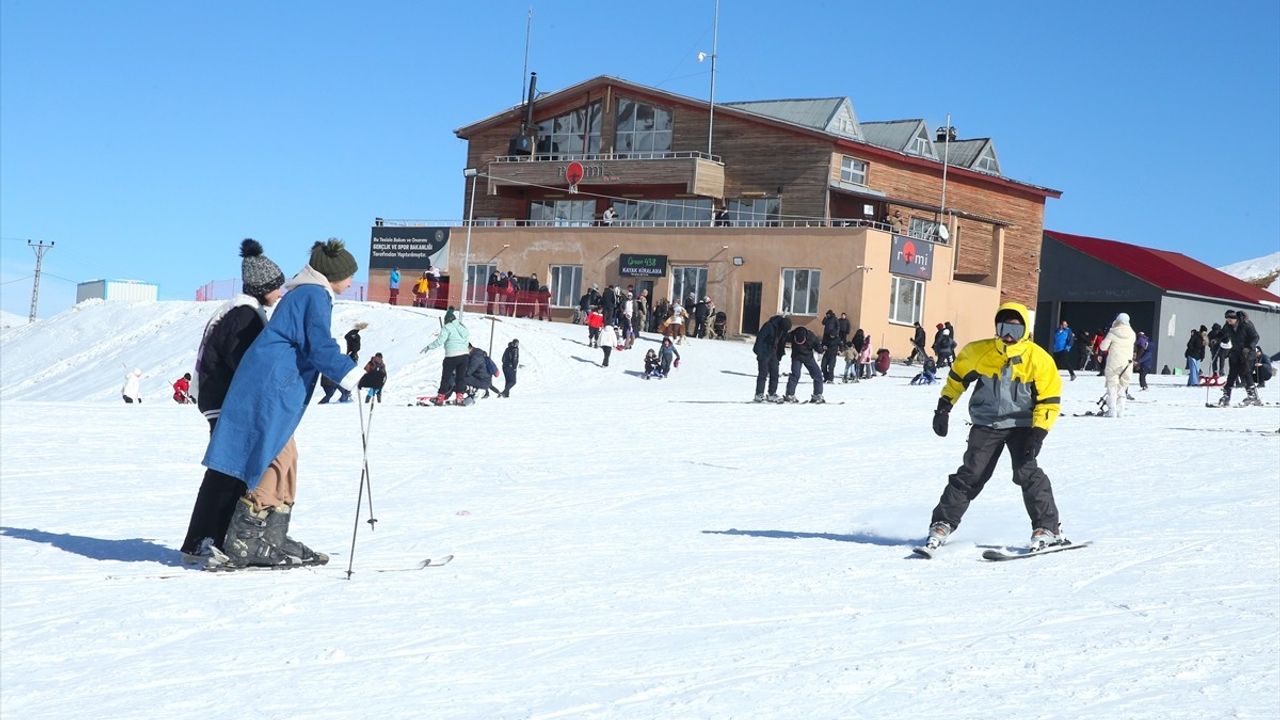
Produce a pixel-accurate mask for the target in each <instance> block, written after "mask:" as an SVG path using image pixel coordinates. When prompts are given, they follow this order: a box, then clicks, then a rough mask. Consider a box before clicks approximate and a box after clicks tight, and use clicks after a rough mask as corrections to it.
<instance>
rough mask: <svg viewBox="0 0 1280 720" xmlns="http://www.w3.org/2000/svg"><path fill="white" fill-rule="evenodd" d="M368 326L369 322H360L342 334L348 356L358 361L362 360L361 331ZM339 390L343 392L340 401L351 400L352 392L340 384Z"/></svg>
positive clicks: (346, 401)
mask: <svg viewBox="0 0 1280 720" xmlns="http://www.w3.org/2000/svg"><path fill="white" fill-rule="evenodd" d="M367 327H369V323H366V322H358V323H356V324H355V325H354V326H352V328H351V329H350V330H348V331H347V334H346V335H343V336H342V339H343V340H345V341H346V343H347V357H349V358H351V359H352V361H354V362H357V363H358V362H360V331H361V330H363V329H365V328H367ZM338 392H340V393H342V396H341V397H339V398H338V402H344V403H348V402H351V393H349V392H347V389H346V388H344V387H341V386H338ZM330 394H331V393H330Z"/></svg>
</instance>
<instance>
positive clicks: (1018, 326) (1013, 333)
mask: <svg viewBox="0 0 1280 720" xmlns="http://www.w3.org/2000/svg"><path fill="white" fill-rule="evenodd" d="M1026 332H1027V326H1026V325H1023V324H1022V323H1010V322H998V323H996V337H1004V336H1005V335H1008V336H1009V337H1011V338H1013V340H1014V342H1017V341H1019V340H1021V339H1022V336H1023V334H1025V333H1026Z"/></svg>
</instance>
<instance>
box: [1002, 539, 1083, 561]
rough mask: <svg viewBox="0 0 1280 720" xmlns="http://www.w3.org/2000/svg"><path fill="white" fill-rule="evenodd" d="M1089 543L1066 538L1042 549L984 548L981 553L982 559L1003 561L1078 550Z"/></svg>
mask: <svg viewBox="0 0 1280 720" xmlns="http://www.w3.org/2000/svg"><path fill="white" fill-rule="evenodd" d="M1089 545H1090V541H1085V542H1081V543H1073V542H1071V541H1070V540H1068V541H1066V542H1064V543H1061V544H1058V545H1050V546H1049V547H1047V548H1045V549H1043V550H1027V549H1022V550H1015V551H1014V552H1005V551H1003V550H986V551H983V553H982V559H983V560H990V561H991V562H1003V561H1005V560H1023V559H1025V558H1029V557H1035V556H1037V555H1049V554H1051V553H1056V552H1064V551H1066V550H1078V549H1080V548H1082V547H1089Z"/></svg>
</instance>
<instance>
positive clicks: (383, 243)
mask: <svg viewBox="0 0 1280 720" xmlns="http://www.w3.org/2000/svg"><path fill="white" fill-rule="evenodd" d="M448 244H449V228H447V227H377V226H375V227H374V228H373V236H372V238H371V239H370V242H369V269H371V270H373V269H382V270H387V269H390V268H393V267H398V268H400V269H402V270H403V269H405V268H408V269H411V270H426V269H427V266H428V265H435V266H436V267H437V268H440V269H442V270H443V269H445V267H446V265H447V262H446V261H447V257H446V252H445V250H446V248H447V247H448Z"/></svg>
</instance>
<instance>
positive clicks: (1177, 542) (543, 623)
mask: <svg viewBox="0 0 1280 720" xmlns="http://www.w3.org/2000/svg"><path fill="white" fill-rule="evenodd" d="M216 308H217V303H195V302H157V303H139V304H132V305H128V304H117V303H110V304H107V303H96V304H95V303H88V304H82V305H80V306H77V307H76V308H75V309H73V310H69V311H67V312H65V313H62V314H61V315H58V316H55V317H52V318H49V319H47V320H43V321H42V322H40V323H37V324H36V325H34V326H26V325H24V326H22V327H17V328H10V329H7V330H5V331H4V332H3V334H0V356H2V357H3V363H0V401H2V402H3V412H0V495H2V497H3V503H2V504H0V526H2V527H0V558H2V559H3V562H2V563H0V693H2V697H0V708H2V713H3V717H4V718H24V719H28V718H68V717H85V716H91V717H94V718H102V719H106V718H130V719H133V718H177V717H197V716H198V717H205V718H243V717H258V718H317V719H330V718H333V719H336V718H350V717H370V718H485V719H505V718H512V719H514V718H523V719H533V718H538V719H546V718H834V717H842V718H909V717H923V716H935V715H938V714H944V715H945V716H947V717H948V718H1004V717H1008V718H1013V717H1017V718H1162V719H1163V718H1196V719H1201V718H1227V717H1231V718H1274V717H1277V716H1280V534H1278V533H1277V532H1276V528H1277V523H1280V488H1278V486H1277V472H1276V468H1277V460H1280V438H1277V437H1275V436H1270V435H1260V434H1249V433H1246V432H1245V431H1247V430H1267V429H1269V430H1275V429H1277V427H1280V409H1278V408H1276V407H1275V406H1272V407H1266V408H1241V409H1226V410H1209V409H1206V408H1204V402H1205V399H1206V397H1207V394H1206V392H1204V391H1201V390H1199V389H1194V388H1186V387H1183V386H1181V384H1180V381H1184V379H1183V378H1181V377H1177V376H1172V377H1170V376H1166V377H1160V376H1152V377H1151V378H1150V380H1151V384H1152V389H1151V390H1150V391H1149V392H1146V393H1138V392H1137V389H1136V387H1135V388H1134V391H1135V395H1138V398H1139V402H1137V403H1133V404H1131V405H1130V406H1129V410H1130V413H1129V415H1128V416H1127V417H1125V418H1122V419H1117V420H1109V419H1099V418H1087V417H1085V418H1077V417H1072V416H1070V413H1073V412H1082V411H1084V410H1086V409H1089V408H1091V407H1092V405H1093V401H1094V400H1096V399H1097V397H1098V396H1099V395H1100V394H1101V393H1102V386H1101V383H1100V378H1097V377H1096V376H1093V375H1090V374H1082V375H1081V376H1080V379H1079V380H1077V381H1075V382H1066V383H1064V389H1063V395H1064V409H1065V410H1066V412H1067V415H1065V416H1064V417H1062V418H1061V419H1059V421H1058V424H1057V425H1056V426H1055V428H1054V430H1053V432H1052V433H1051V434H1050V435H1049V438H1048V440H1047V441H1046V443H1045V447H1044V451H1043V454H1042V456H1041V460H1042V463H1041V464H1042V466H1043V467H1044V468H1045V469H1046V471H1047V472H1048V474H1049V476H1050V477H1051V478H1052V479H1053V481H1054V487H1055V491H1056V494H1057V499H1058V504H1059V507H1060V508H1061V510H1062V513H1063V518H1064V523H1065V526H1066V529H1067V531H1068V533H1069V534H1070V535H1072V536H1073V537H1075V538H1077V539H1079V540H1092V541H1094V543H1095V544H1094V546H1093V547H1090V548H1086V549H1082V550H1079V551H1075V552H1069V553H1062V554H1058V555H1054V556H1051V557H1044V558H1036V559H1031V560H1025V561H1018V562H1012V563H999V564H992V563H985V562H982V561H980V560H979V559H978V557H979V555H980V553H981V548H980V546H984V545H1016V544H1020V543H1022V542H1025V540H1026V538H1027V536H1028V535H1029V534H1030V527H1029V525H1028V522H1027V519H1026V515H1025V512H1024V511H1023V509H1022V503H1021V499H1020V496H1019V493H1018V492H1017V489H1016V488H1015V487H1014V486H1013V485H1012V484H1011V483H1010V482H1009V469H1008V465H1007V463H1004V462H1002V463H1001V465H1000V467H999V468H998V469H997V471H996V475H995V477H994V478H993V480H992V483H991V485H990V486H989V487H988V489H987V490H986V492H985V493H984V494H983V495H982V496H981V497H980V498H978V499H977V500H976V501H975V502H974V504H973V506H972V507H971V509H970V511H969V514H968V515H967V516H966V518H965V523H964V525H963V526H962V527H961V528H960V529H959V530H958V532H957V533H956V535H955V536H954V539H953V542H952V544H951V545H950V546H948V547H947V548H944V550H943V552H942V553H941V554H940V556H939V557H938V558H937V559H935V560H931V561H926V560H916V559H911V558H910V557H909V556H910V554H911V553H910V548H911V546H912V545H913V544H915V543H918V542H920V541H921V540H922V538H923V536H924V533H925V530H926V525H927V523H928V519H929V512H930V510H931V508H932V507H933V505H934V503H935V502H936V500H937V498H938V495H939V493H940V492H941V491H942V489H943V486H944V485H945V483H946V477H947V474H948V473H950V472H952V471H953V470H954V469H955V467H956V465H957V464H958V463H959V461H960V457H961V455H962V454H963V449H964V440H965V432H964V431H965V428H964V425H963V422H962V420H963V418H964V413H962V412H960V411H959V410H957V412H956V413H954V415H955V417H954V418H953V420H952V432H951V434H950V435H949V436H948V437H947V438H942V439H940V438H937V437H935V436H933V434H932V433H931V432H930V430H929V425H930V418H931V411H932V409H933V406H934V404H935V402H936V397H937V391H938V389H939V386H933V387H912V386H909V385H908V384H907V380H908V378H909V376H910V374H911V372H910V369H909V368H904V367H902V366H900V365H899V366H895V367H894V369H893V370H892V372H891V375H890V376H889V377H888V378H878V379H876V380H873V381H871V382H866V383H861V384H857V385H836V386H834V387H831V388H829V390H828V392H827V395H828V397H829V399H832V400H844V401H847V402H846V404H844V405H828V406H809V405H799V406H772V405H771V406H763V405H752V404H738V403H736V402H734V403H728V402H724V403H720V402H705V401H738V400H745V399H748V398H749V397H750V395H751V392H752V382H753V380H752V376H753V375H754V368H755V363H754V358H753V356H752V354H751V352H750V349H749V346H747V345H746V344H744V343H738V342H712V341H696V340H694V341H689V343H687V344H686V346H685V347H682V348H681V354H682V356H683V362H682V363H681V367H680V368H679V370H678V371H676V372H675V373H674V374H673V377H672V378H670V379H667V380H652V381H645V380H642V379H640V378H639V377H637V373H638V369H639V367H640V366H641V358H642V356H643V352H644V350H643V348H646V347H652V346H653V343H652V339H651V338H648V337H646V338H645V339H644V340H643V341H642V342H640V343H638V344H637V348H636V349H634V350H631V351H626V352H622V353H615V354H614V358H615V359H614V361H613V362H612V363H611V366H610V367H609V368H607V369H604V368H600V367H598V364H597V363H598V360H599V355H598V353H597V351H594V350H590V349H588V348H587V347H585V345H584V344H583V340H584V339H585V335H586V330H585V328H582V327H575V326H569V325H565V324H560V323H537V322H534V321H530V320H514V321H512V320H508V321H504V322H502V323H500V324H497V325H496V327H495V328H494V343H493V347H494V352H495V354H500V353H501V350H502V349H503V348H504V347H505V346H506V344H507V341H508V339H509V338H511V337H513V336H517V337H519V338H520V341H521V348H522V359H523V362H524V369H523V370H522V373H521V375H520V382H519V385H517V386H516V388H515V389H514V390H513V391H512V397H511V398H510V399H494V398H491V399H487V400H481V401H480V402H478V403H477V404H476V405H475V406H473V407H470V408H420V407H411V406H408V404H407V403H409V402H411V400H412V398H413V397H415V396H416V395H417V394H419V393H424V392H432V391H433V390H434V386H435V384H436V380H437V379H438V372H439V365H440V360H441V355H440V354H439V351H436V352H435V353H433V354H430V355H425V356H424V355H420V354H419V353H418V350H419V349H420V348H421V347H422V346H423V345H425V344H426V343H427V342H428V341H429V340H430V339H431V337H432V336H433V334H434V332H435V330H436V329H437V328H438V327H439V321H438V317H439V313H437V312H427V311H421V310H414V309H410V308H389V307H386V306H378V305H374V304H366V303H347V302H343V303H339V305H338V307H337V308H336V310H335V323H334V331H335V335H341V334H342V333H344V332H345V331H346V330H347V329H348V328H349V327H350V325H351V324H352V323H353V322H355V321H356V320H366V321H368V322H369V328H368V329H367V330H366V331H364V333H363V336H364V339H365V342H364V354H365V355H366V356H368V355H370V354H372V353H373V352H379V351H380V352H382V353H383V354H384V356H385V357H386V359H387V363H388V366H389V369H390V377H391V380H390V382H389V384H388V387H387V390H386V392H385V402H384V403H382V404H381V405H378V406H375V409H374V410H373V411H372V415H365V416H364V421H365V422H367V423H369V424H370V446H369V467H370V474H371V479H372V482H371V488H372V507H373V511H374V514H375V516H376V517H377V519H378V523H377V525H376V529H374V530H371V529H370V528H369V526H368V525H366V524H363V523H361V524H360V529H359V533H358V539H357V545H356V551H355V557H354V566H355V574H354V575H353V577H352V579H351V580H349V581H348V580H346V579H345V573H344V570H345V569H346V567H347V564H348V562H349V560H351V558H350V557H349V549H350V544H351V536H352V526H353V524H354V521H355V520H356V518H355V515H354V506H355V503H356V498H357V490H358V483H359V480H360V470H361V452H360V442H359V435H358V433H359V432H360V427H361V416H360V415H359V414H358V410H357V408H361V407H362V406H360V405H357V404H350V405H330V406H319V407H314V408H311V409H310V410H309V411H308V414H307V416H306V418H305V419H304V421H303V423H302V426H301V427H300V429H299V432H298V436H297V437H298V446H299V451H300V453H301V468H300V476H299V488H300V495H299V503H298V505H297V508H296V511H295V519H294V521H293V527H292V529H291V534H292V535H294V536H295V537H297V538H298V539H300V540H302V541H304V542H306V543H308V544H310V545H311V546H312V547H315V548H317V549H320V550H324V551H327V552H330V553H331V554H333V556H334V557H333V561H332V562H331V564H330V565H329V566H327V567H325V568H320V569H314V570H292V571H287V572H280V573H273V572H265V573H254V574H238V575H217V574H210V573H200V572H197V571H191V570H186V569H183V568H181V567H176V566H175V562H176V552H175V548H176V547H177V546H178V545H179V543H180V541H181V538H182V535H183V533H184V531H185V527H186V521H187V518H188V516H189V514H190V509H191V502H192V500H193V499H194V496H195V493H196V489H197V487H198V485H199V482H200V478H201V474H202V468H201V467H200V465H199V462H200V458H201V456H202V454H203V451H204V446H205V443H206V442H207V439H208V432H207V425H206V424H205V422H204V421H203V419H202V418H201V417H200V415H199V414H198V413H197V412H196V411H195V410H194V409H192V408H191V407H190V406H179V405H177V404H175V403H173V402H172V401H171V400H170V399H169V394H170V391H169V383H170V382H171V381H172V380H173V379H174V378H176V377H178V376H179V375H181V373H182V372H184V371H186V370H187V369H189V368H190V366H191V364H192V361H193V357H194V353H195V345H196V342H197V340H198V338H199V335H200V332H201V330H202V328H203V326H204V323H205V321H206V320H207V319H208V318H209V317H210V316H211V315H212V314H213V312H214V311H215V309H216ZM467 322H468V324H469V325H470V327H471V328H472V331H473V336H474V337H476V338H479V339H480V340H481V341H483V342H487V338H488V336H489V323H488V322H486V321H482V320H480V319H479V318H478V317H476V316H474V315H473V316H471V317H470V318H469V319H468V320H467ZM134 366H137V367H140V368H142V369H143V371H144V380H143V394H144V397H145V398H146V401H145V402H144V403H143V404H142V405H140V406H139V405H133V406H126V405H124V404H123V403H121V402H120V401H119V395H118V393H119V388H120V385H121V383H122V381H123V377H124V372H125V370H126V368H132V367H134ZM808 391H809V383H808V381H807V380H806V381H805V382H804V383H802V385H801V392H802V393H804V394H807V393H808ZM1263 396H1264V399H1266V400H1268V401H1270V402H1273V403H1274V402H1276V401H1277V400H1280V391H1277V390H1276V388H1275V386H1274V385H1273V386H1268V387H1267V388H1266V389H1265V390H1264V391H1263ZM366 502H368V499H367V498H366ZM363 513H364V514H363V515H362V516H361V517H362V518H363V517H367V514H368V507H367V506H366V507H364V509H363ZM446 553H452V554H454V555H456V559H454V561H453V562H452V563H450V564H449V565H447V566H445V567H441V568H432V569H427V570H420V571H407V572H390V573H374V572H370V570H372V569H374V568H382V567H405V566H409V565H412V564H413V563H414V562H415V561H417V560H419V559H421V558H425V557H428V556H431V557H438V556H440V555H443V554H446ZM162 575H163V576H173V577H171V578H170V579H159V578H158V576H162Z"/></svg>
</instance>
